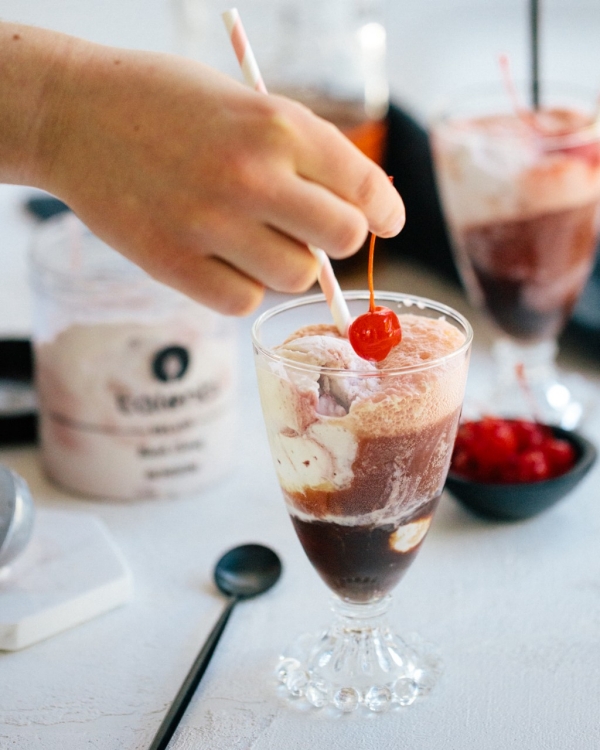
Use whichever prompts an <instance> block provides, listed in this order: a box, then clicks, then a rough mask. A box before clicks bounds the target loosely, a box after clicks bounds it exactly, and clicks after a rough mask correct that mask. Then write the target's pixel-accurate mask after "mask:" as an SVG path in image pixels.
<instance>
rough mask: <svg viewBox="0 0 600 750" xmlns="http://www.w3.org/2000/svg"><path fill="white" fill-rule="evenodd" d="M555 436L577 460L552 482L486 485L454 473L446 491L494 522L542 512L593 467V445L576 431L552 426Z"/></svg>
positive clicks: (526, 516) (594, 454)
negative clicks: (571, 449)
mask: <svg viewBox="0 0 600 750" xmlns="http://www.w3.org/2000/svg"><path fill="white" fill-rule="evenodd" d="M552 432H553V433H554V436H555V437H557V438H560V439H561V440H568V441H569V442H570V443H571V445H572V446H573V447H574V448H575V451H576V454H577V460H576V462H575V465H574V466H573V468H572V469H571V470H570V471H567V472H566V473H565V474H561V475H560V476H559V477H555V478H554V479H545V480H543V481H541V482H525V483H522V484H489V483H486V482H476V481H474V480H471V479H467V478H466V477H463V476H460V475H459V474H454V473H453V472H452V471H450V473H449V474H448V478H447V479H446V489H447V490H448V491H449V492H450V493H451V494H452V495H453V496H454V497H455V498H456V499H457V500H458V501H459V502H460V503H462V504H463V505H464V506H466V507H467V508H468V509H469V510H471V511H472V512H473V513H476V514H477V515H479V516H483V517H484V518H492V519H494V520H497V521H518V520H520V519H524V518H531V517H532V516H535V515H537V514H538V513H541V512H542V511H544V510H546V509H547V508H549V507H550V506H551V505H554V503H557V502H558V501H559V500H561V499H562V498H563V497H564V496H565V495H567V494H568V493H569V492H571V490H572V489H573V488H574V487H575V485H577V484H578V483H579V482H580V481H581V480H582V479H583V477H584V476H585V475H586V474H587V473H588V471H589V470H590V469H591V468H592V466H593V465H594V462H595V461H596V457H597V451H596V448H595V446H594V445H593V444H592V443H590V441H589V440H586V438H584V437H582V436H581V435H580V434H579V433H577V432H570V431H568V430H563V429H561V428H560V427H552Z"/></svg>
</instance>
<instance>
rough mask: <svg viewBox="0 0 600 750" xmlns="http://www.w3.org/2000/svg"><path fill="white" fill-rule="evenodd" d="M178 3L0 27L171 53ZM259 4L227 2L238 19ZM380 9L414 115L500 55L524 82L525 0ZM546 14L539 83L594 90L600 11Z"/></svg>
mask: <svg viewBox="0 0 600 750" xmlns="http://www.w3.org/2000/svg"><path fill="white" fill-rule="evenodd" d="M179 1H180V0H0V18H4V19H6V20H18V21H22V22H24V23H31V24H35V25H39V26H45V27H48V28H53V29H57V30H60V31H65V32H67V33H71V34H76V35H78V36H82V37H85V38H88V39H91V40H94V41H98V42H102V43H105V44H113V45H116V46H123V47H134V48H146V49H155V50H161V51H177V44H176V40H175V33H174V28H175V24H174V19H173V8H174V4H175V3H177V2H179ZM195 1H197V2H200V3H202V2H206V3H209V4H210V6H211V12H212V10H213V9H214V13H215V14H219V13H220V12H221V11H222V10H224V9H225V8H227V7H229V5H230V3H229V2H228V0H195ZM259 1H260V0H238V2H237V3H236V0H230V2H231V4H232V5H233V4H237V6H238V7H239V8H240V10H241V11H242V12H243V15H244V17H245V18H248V15H249V14H250V13H252V8H254V9H256V8H257V7H258V3H259ZM308 1H309V0H304V2H308ZM384 2H385V16H386V26H387V30H388V68H389V77H390V83H391V90H392V96H393V97H394V98H395V99H396V100H397V101H400V102H402V103H403V104H405V105H406V106H408V107H409V108H410V109H412V110H413V111H414V112H415V113H417V114H418V115H420V116H422V117H424V116H426V114H427V113H428V112H430V111H431V109H432V108H434V107H435V105H436V102H437V101H438V100H439V98H440V97H442V96H444V95H445V94H447V93H448V92H450V91H452V90H453V89H455V88H457V87H459V86H461V85H463V84H466V83H472V82H480V81H496V80H498V78H499V71H498V63H497V60H498V56H499V54H501V53H506V54H508V55H509V57H510V60H511V64H512V69H513V72H514V75H515V77H516V78H525V77H526V74H527V65H528V52H527V6H528V0H468V1H467V0H384ZM543 6H544V7H543V9H542V21H543V28H542V31H543V34H542V41H543V45H542V58H543V59H542V69H543V73H544V75H545V77H547V78H548V79H549V80H555V81H566V82H579V83H581V84H585V85H586V86H591V87H592V88H596V89H598V90H599V91H600V2H598V0H547V1H546V2H544V3H543ZM247 25H248V26H250V25H251V24H250V23H247ZM223 44H224V46H226V37H225V36H223ZM256 52H257V57H258V58H259V62H260V50H256ZM230 59H231V58H230ZM231 70H232V71H235V67H234V62H233V60H232V59H231ZM238 75H239V74H238Z"/></svg>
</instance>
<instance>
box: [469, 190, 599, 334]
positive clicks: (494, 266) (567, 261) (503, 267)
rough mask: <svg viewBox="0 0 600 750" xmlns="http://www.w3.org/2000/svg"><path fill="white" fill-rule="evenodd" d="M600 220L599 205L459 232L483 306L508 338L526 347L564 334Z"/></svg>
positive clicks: (583, 278) (579, 291)
mask: <svg viewBox="0 0 600 750" xmlns="http://www.w3.org/2000/svg"><path fill="white" fill-rule="evenodd" d="M597 219H598V205H597V203H596V202H594V203H592V204H589V205H586V206H580V207H577V208H569V209H565V210H562V211H553V212H551V213H546V214H543V215H540V216H535V217H533V218H528V219H520V220H517V221H504V222H495V223H491V224H484V225H480V226H472V227H467V228H466V229H464V230H462V231H460V232H459V242H460V244H461V246H462V249H463V252H464V253H465V254H466V256H467V258H468V259H469V261H470V264H471V266H472V269H473V273H474V280H475V281H476V283H477V284H478V287H479V292H480V294H481V296H482V299H483V304H484V306H485V308H486V310H487V311H488V312H489V314H490V315H491V316H492V318H493V319H494V321H495V323H496V324H497V325H498V326H499V327H500V328H501V329H502V330H503V331H504V332H505V333H507V334H509V335H510V336H513V337H514V338H516V339H519V340H522V341H538V340H540V341H541V340H544V339H549V338H553V337H555V336H556V335H557V334H558V333H560V331H561V330H562V328H563V326H564V325H565V323H566V321H567V320H568V318H569V317H570V315H571V312H572V310H573V307H574V306H575V303H576V302H577V299H578V297H579V294H580V293H581V290H582V289H583V286H584V284H585V282H586V280H587V278H588V275H589V272H590V270H591V266H592V261H593V258H594V251H595V246H596V236H597Z"/></svg>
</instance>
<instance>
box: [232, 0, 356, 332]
mask: <svg viewBox="0 0 600 750" xmlns="http://www.w3.org/2000/svg"><path fill="white" fill-rule="evenodd" d="M223 21H224V22H225V26H226V27H227V31H228V32H229V38H230V39H231V44H232V46H233V49H234V52H235V56H236V57H237V60H238V63H239V65H240V68H241V69H242V73H243V75H244V79H245V80H246V83H247V84H248V85H249V86H252V88H253V89H255V91H260V92H261V93H263V94H266V93H267V87H266V86H265V82H264V81H263V78H262V76H261V74H260V70H259V68H258V65H257V63H256V58H255V57H254V53H253V52H252V48H251V47H250V43H249V41H248V37H247V36H246V32H245V31H244V27H243V26H242V22H241V20H240V14H239V13H238V11H237V9H236V8H231V9H230V10H226V11H225V12H224V13H223ZM308 249H309V250H310V251H311V253H312V254H313V255H314V256H315V258H316V259H317V262H318V263H319V275H318V279H319V285H320V287H321V290H322V291H323V294H324V295H325V299H326V300H327V304H328V305H329V309H330V310H331V315H332V317H333V322H334V323H335V325H336V327H337V329H338V331H339V332H340V333H341V334H342V336H346V335H347V333H348V327H349V325H350V323H351V321H352V318H351V316H350V310H348V305H347V304H346V300H345V299H344V295H343V294H342V290H341V288H340V285H339V283H338V280H337V279H336V278H335V274H334V273H333V268H332V267H331V261H330V260H329V256H328V255H327V253H326V252H325V251H324V250H322V249H321V248H319V247H314V246H313V245H309V246H308Z"/></svg>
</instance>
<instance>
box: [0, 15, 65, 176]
mask: <svg viewBox="0 0 600 750" xmlns="http://www.w3.org/2000/svg"><path fill="white" fill-rule="evenodd" d="M77 43H78V42H77V40H76V39H74V38H72V37H69V36H66V35H64V34H59V33H57V32H53V31H46V30H44V29H37V28H34V27H30V26H22V25H19V24H11V23H4V22H0V69H1V70H2V79H1V80H0V181H2V182H9V183H15V184H23V185H32V186H35V187H40V188H45V187H47V185H46V182H47V181H48V176H49V170H50V165H51V164H52V162H53V160H54V154H55V152H56V150H57V148H58V144H59V140H60V130H61V125H60V122H61V118H60V117H57V113H60V112H61V111H62V110H63V109H64V107H65V105H66V104H67V102H66V99H67V97H66V86H65V79H66V77H67V75H68V70H69V61H70V59H71V58H72V56H73V50H74V47H75V46H76V45H77Z"/></svg>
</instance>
